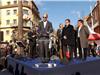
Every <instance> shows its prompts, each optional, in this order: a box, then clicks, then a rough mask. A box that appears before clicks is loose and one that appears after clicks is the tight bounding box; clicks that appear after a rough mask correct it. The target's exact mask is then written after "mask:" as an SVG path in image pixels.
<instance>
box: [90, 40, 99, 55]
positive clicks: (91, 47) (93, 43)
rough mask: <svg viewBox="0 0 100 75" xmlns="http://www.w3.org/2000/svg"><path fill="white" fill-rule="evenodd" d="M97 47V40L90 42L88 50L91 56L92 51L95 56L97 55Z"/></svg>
mask: <svg viewBox="0 0 100 75" xmlns="http://www.w3.org/2000/svg"><path fill="white" fill-rule="evenodd" d="M96 47H97V44H96V43H95V41H91V42H90V43H89V50H88V55H89V56H90V55H91V53H92V55H93V57H96Z"/></svg>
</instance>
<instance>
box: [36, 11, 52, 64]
mask: <svg viewBox="0 0 100 75" xmlns="http://www.w3.org/2000/svg"><path fill="white" fill-rule="evenodd" d="M52 32H53V27H52V23H51V22H49V21H48V14H47V13H45V14H44V15H43V21H41V22H40V23H39V30H38V33H39V47H40V48H39V49H40V57H41V60H42V62H43V63H47V62H48V61H49V53H48V52H49V35H50V33H52Z"/></svg>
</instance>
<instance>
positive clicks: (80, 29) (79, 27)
mask: <svg viewBox="0 0 100 75" xmlns="http://www.w3.org/2000/svg"><path fill="white" fill-rule="evenodd" d="M80 30H81V27H79V28H78V37H80Z"/></svg>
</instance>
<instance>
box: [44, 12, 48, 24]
mask: <svg viewBox="0 0 100 75" xmlns="http://www.w3.org/2000/svg"><path fill="white" fill-rule="evenodd" d="M47 20H48V14H47V13H44V15H43V21H44V22H45V21H47Z"/></svg>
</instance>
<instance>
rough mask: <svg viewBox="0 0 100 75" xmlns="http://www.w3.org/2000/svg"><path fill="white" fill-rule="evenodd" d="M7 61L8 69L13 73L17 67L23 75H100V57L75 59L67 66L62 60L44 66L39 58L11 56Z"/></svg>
mask: <svg viewBox="0 0 100 75" xmlns="http://www.w3.org/2000/svg"><path fill="white" fill-rule="evenodd" d="M7 60H8V67H9V66H10V67H13V69H12V70H13V73H14V72H15V69H16V65H17V67H18V72H19V73H22V72H23V73H24V74H22V75H75V73H76V72H78V73H80V75H100V57H92V56H91V57H88V58H87V60H86V61H84V60H79V59H74V60H73V61H71V62H69V63H68V64H66V65H65V64H61V63H60V60H55V61H50V62H49V63H46V64H43V63H41V62H40V59H39V58H36V59H34V60H33V59H29V58H20V59H15V58H12V57H10V56H9V57H8V58H7ZM36 64H42V66H40V67H39V66H37V65H36ZM47 64H53V67H51V66H50V65H49V67H47ZM54 64H55V65H54ZM78 75H79V74H78Z"/></svg>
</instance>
